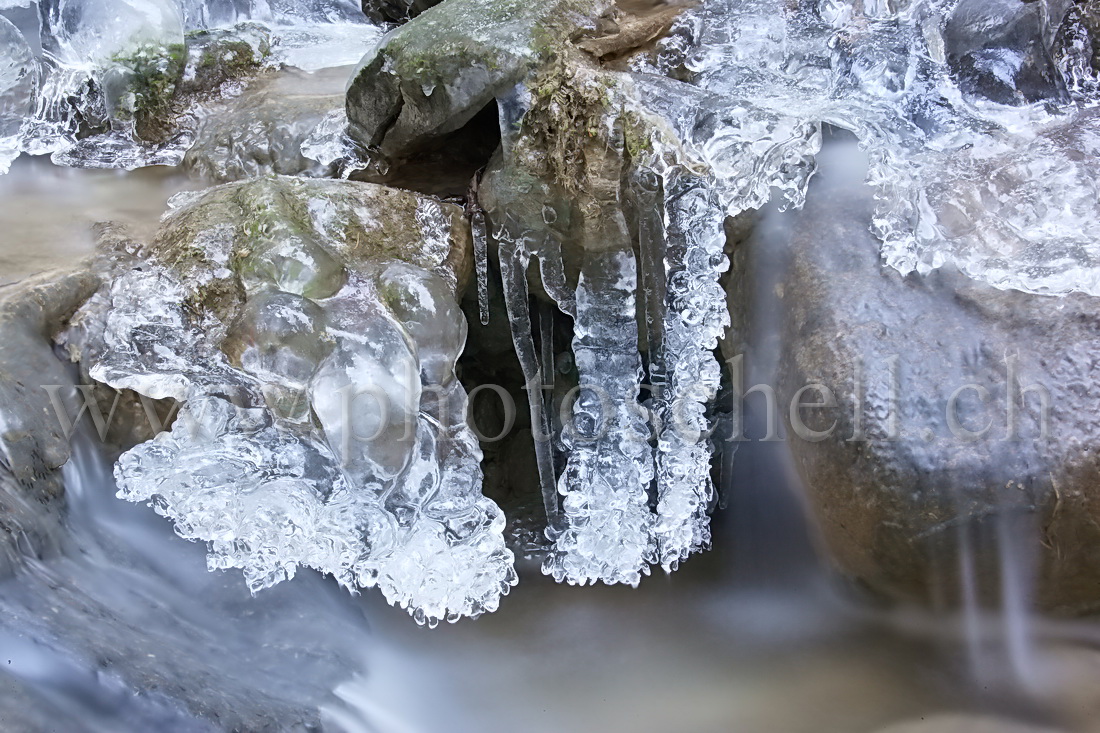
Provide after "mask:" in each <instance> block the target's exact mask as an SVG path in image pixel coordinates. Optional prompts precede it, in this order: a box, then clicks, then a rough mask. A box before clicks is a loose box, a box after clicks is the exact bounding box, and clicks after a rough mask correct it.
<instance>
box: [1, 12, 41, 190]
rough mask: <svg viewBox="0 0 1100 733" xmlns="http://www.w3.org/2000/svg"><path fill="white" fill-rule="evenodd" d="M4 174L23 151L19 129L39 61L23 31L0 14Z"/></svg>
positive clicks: (32, 94)
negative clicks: (35, 58) (20, 144)
mask: <svg viewBox="0 0 1100 733" xmlns="http://www.w3.org/2000/svg"><path fill="white" fill-rule="evenodd" d="M0 49H3V50H2V51H0V174H2V173H6V172H7V170H8V166H9V165H10V164H11V161H13V160H15V158H16V157H18V155H19V129H20V127H22V125H23V120H24V118H26V116H27V114H28V113H29V112H30V109H31V104H32V102H33V98H34V87H35V74H36V65H35V60H34V54H33V53H32V52H31V49H30V46H29V45H28V44H27V41H26V39H25V38H23V34H22V33H20V32H19V29H18V28H16V27H15V26H14V25H12V23H11V22H10V21H9V20H8V19H7V18H4V17H3V16H0Z"/></svg>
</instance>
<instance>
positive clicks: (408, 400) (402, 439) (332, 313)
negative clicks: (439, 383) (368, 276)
mask: <svg viewBox="0 0 1100 733" xmlns="http://www.w3.org/2000/svg"><path fill="white" fill-rule="evenodd" d="M369 288H370V285H369V284H368V283H366V282H364V281H362V280H360V279H359V278H357V277H354V278H353V279H352V280H351V281H350V282H349V283H348V285H347V286H346V287H345V288H344V290H343V291H342V292H341V293H340V294H338V295H337V296H336V297H334V298H331V299H329V300H328V301H327V302H326V303H325V304H324V308H325V312H326V315H327V317H328V320H329V323H330V324H331V327H332V332H333V335H334V336H335V337H336V345H335V348H334V349H333V350H332V353H331V354H330V355H329V356H328V357H327V358H326V359H325V361H324V362H323V363H322V364H321V366H320V368H319V369H318V371H317V374H316V375H315V376H314V378H313V382H312V384H311V385H310V401H311V404H312V405H313V409H314V411H315V412H316V413H317V417H318V419H320V421H321V425H322V426H323V427H324V429H325V434H326V435H327V436H328V439H329V442H330V445H331V446H332V449H333V451H335V452H336V454H337V455H339V456H340V459H341V461H342V463H343V465H344V468H345V470H346V471H347V472H348V473H349V475H351V476H352V477H353V478H354V480H355V481H356V482H357V483H364V482H366V481H369V480H378V481H382V480H389V479H393V478H394V477H395V476H397V475H398V474H399V473H401V472H402V471H403V470H404V469H405V467H406V466H407V465H408V463H409V460H410V459H411V456H412V451H413V447H414V440H415V437H416V430H415V424H416V417H417V414H418V413H419V409H420V389H421V383H420V374H419V368H418V364H417V359H416V354H415V353H414V352H413V348H414V347H413V345H412V344H411V343H409V342H408V341H407V337H406V334H405V333H404V330H403V329H402V328H401V326H400V325H398V324H397V323H396V322H394V320H393V318H392V316H390V314H389V313H387V312H386V310H385V309H384V308H382V307H380V305H381V304H379V303H378V302H377V300H376V299H374V298H371V297H369Z"/></svg>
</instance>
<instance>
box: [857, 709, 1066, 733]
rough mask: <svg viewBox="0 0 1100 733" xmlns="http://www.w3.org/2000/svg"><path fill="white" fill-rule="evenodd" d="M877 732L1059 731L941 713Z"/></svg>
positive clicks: (998, 732)
mask: <svg viewBox="0 0 1100 733" xmlns="http://www.w3.org/2000/svg"><path fill="white" fill-rule="evenodd" d="M878 733H1059V731H1058V729H1055V728H1048V727H1046V726H1039V725H1034V724H1031V723H1022V722H1018V721H1014V720H1008V719H1006V718H999V717H995V716H992V715H965V714H956V713H942V714H940V715H929V716H926V717H923V718H921V719H919V720H909V721H905V722H902V723H892V724H891V725H888V726H886V727H885V728H881V729H879V731H878Z"/></svg>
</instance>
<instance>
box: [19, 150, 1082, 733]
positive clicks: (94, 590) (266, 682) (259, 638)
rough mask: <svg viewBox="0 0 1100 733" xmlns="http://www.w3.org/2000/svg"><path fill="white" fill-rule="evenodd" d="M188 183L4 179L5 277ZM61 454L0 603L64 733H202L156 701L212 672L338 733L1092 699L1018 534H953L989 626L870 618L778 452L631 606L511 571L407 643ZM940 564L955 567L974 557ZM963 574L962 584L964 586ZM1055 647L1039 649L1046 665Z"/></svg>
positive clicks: (640, 724) (383, 622)
mask: <svg viewBox="0 0 1100 733" xmlns="http://www.w3.org/2000/svg"><path fill="white" fill-rule="evenodd" d="M195 185H196V182H194V181H188V180H187V179H185V178H183V177H182V176H180V175H179V174H177V173H174V172H172V171H168V170H143V171H136V172H131V173H113V172H110V173H108V172H97V171H72V170H67V169H59V168H56V167H53V166H52V165H51V164H49V163H46V162H43V161H41V160H38V159H32V160H23V161H20V162H19V163H17V164H16V166H15V169H14V170H13V172H12V175H9V176H8V177H6V178H0V186H3V187H4V189H3V196H0V220H2V222H3V231H4V232H5V235H4V237H3V240H2V241H3V246H2V248H0V262H3V263H4V267H3V270H2V271H3V274H4V278H5V280H7V281H14V280H18V279H20V278H21V277H24V276H25V275H26V274H29V273H31V272H34V271H37V270H41V269H46V268H50V267H56V266H58V265H65V264H70V263H71V262H72V260H73V259H74V258H76V257H78V256H80V255H83V254H86V253H87V252H88V251H89V248H90V246H91V245H90V240H89V235H88V233H87V230H86V228H87V225H88V224H89V223H91V222H93V221H96V220H101V219H119V220H125V221H128V222H130V223H131V224H132V225H133V226H134V227H135V228H136V230H137V231H139V232H148V231H150V229H151V228H152V227H153V225H154V224H155V223H156V219H157V217H158V216H159V213H160V211H161V210H162V208H163V205H164V201H165V200H166V199H167V197H168V196H169V195H170V194H171V193H172V192H173V191H176V190H181V189H185V188H190V187H193V186H195ZM769 216H774V217H780V218H781V217H782V216H783V214H780V213H778V212H773V213H772V214H769ZM772 228H773V229H774V230H776V231H777V232H782V229H783V227H782V224H781V222H780V223H777V224H775V225H774V226H773V227H772ZM756 267H757V268H758V270H759V272H758V273H757V275H758V281H759V283H761V285H759V286H758V290H759V291H760V294H759V295H758V296H757V297H758V298H762V299H764V302H762V303H761V307H758V308H756V309H755V310H756V312H758V313H761V314H767V313H769V312H770V309H769V308H768V307H767V302H766V300H767V298H768V297H769V296H768V293H769V292H771V291H772V289H771V288H769V287H768V286H767V283H768V282H770V281H774V279H775V277H776V276H777V275H776V268H778V267H780V263H776V262H771V261H767V260H765V261H764V262H762V263H758V264H757V265H756ZM760 319H761V322H760V323H759V324H757V327H756V331H757V332H758V333H774V329H772V328H770V326H769V323H768V320H767V316H766V315H762V316H761V317H760ZM760 351H761V353H766V352H767V349H766V348H764V347H763V345H762V346H761V350H760ZM763 361H765V362H766V359H765V360H763ZM767 368H768V367H767V364H766V363H765V364H763V365H760V366H758V367H757V369H758V370H766V369H767ZM758 422H759V421H758V420H754V418H753V416H752V414H751V413H750V416H749V425H750V429H749V433H750V436H751V435H752V434H753V432H754V431H757V430H758V429H759V432H761V433H762V432H763V426H760V425H755V427H754V424H755V423H758ZM76 440H77V443H76V452H75V455H74V458H73V459H72V461H71V462H70V464H69V465H68V466H67V467H66V469H65V477H66V485H67V489H68V495H69V498H70V508H71V509H70V518H69V521H70V524H71V526H72V529H73V535H74V539H73V541H74V544H75V545H76V546H78V547H79V548H80V549H79V551H78V552H77V553H76V554H75V555H73V556H72V557H69V558H67V559H65V560H62V561H58V562H52V563H36V564H32V565H31V566H30V567H29V568H28V569H27V570H26V571H25V572H24V573H22V574H21V575H19V576H18V577H16V578H13V579H9V580H6V581H4V582H3V584H2V586H0V588H2V592H0V607H2V609H3V615H2V617H0V649H2V650H3V655H2V656H3V659H2V660H0V661H2V662H3V664H4V666H3V667H0V676H2V679H3V680H4V682H3V683H2V684H4V685H5V688H6V689H9V690H18V691H19V692H20V695H22V696H23V697H22V698H21V699H23V700H24V701H25V705H26V706H27V708H28V709H34V710H39V711H43V712H44V713H45V714H47V715H49V716H53V719H55V720H59V721H64V725H65V726H66V727H65V729H66V730H103V731H119V732H121V731H147V730H164V731H170V730H171V731H176V730H179V731H189V730H206V729H207V727H208V726H207V724H206V723H202V722H199V721H198V720H197V719H195V718H193V717H192V716H191V715H189V714H188V713H187V712H185V711H183V710H181V709H180V708H179V707H178V704H177V703H175V702H174V701H173V699H172V698H173V693H177V694H178V693H182V694H188V695H197V696H202V695H204V694H212V693H211V691H210V690H204V689H202V684H203V683H202V680H203V679H205V678H204V676H203V674H202V670H203V669H208V668H210V667H218V668H220V669H222V670H223V672H224V671H225V670H228V674H229V676H230V677H231V678H235V679H237V680H239V681H240V682H241V683H242V689H241V690H233V689H229V690H225V691H224V694H227V695H240V694H244V693H243V692H242V690H244V689H247V688H249V687H251V688H254V689H258V690H261V691H262V692H263V694H268V695H271V696H272V697H273V698H275V699H282V700H284V701H295V702H301V703H303V704H306V705H318V706H320V707H321V708H322V709H323V711H324V720H325V721H326V730H334V731H339V730H347V731H375V730H377V731H477V732H481V733H487V732H489V731H502V732H503V731H514V730H517V729H523V730H527V731H532V732H534V731H548V732H549V731H561V730H575V731H603V730H624V731H625V730H630V731H638V732H645V731H653V732H654V733H657V732H664V731H669V730H690V731H739V732H740V731H747V732H753V731H761V732H764V731H777V732H782V733H798V732H800V731H806V732H807V733H810V732H813V733H827V732H830V731H835V732H836V733H853V732H856V731H867V732H868V733H871V732H872V731H876V730H878V729H879V728H881V727H884V726H887V725H889V724H891V723H897V722H899V721H920V720H922V719H927V720H934V719H935V716H942V715H950V714H956V713H959V712H968V713H975V714H983V715H984V714H993V713H994V712H997V713H998V714H999V715H1004V714H1005V711H1006V710H1007V711H1008V714H1009V715H1010V716H1013V717H1016V718H1018V719H1021V720H1028V721H1032V722H1033V723H1034V724H1035V725H1036V726H1039V725H1040V723H1042V722H1044V721H1046V722H1048V723H1053V722H1058V721H1059V720H1061V721H1062V722H1063V723H1065V724H1067V725H1068V724H1071V723H1072V718H1073V716H1074V715H1075V714H1076V713H1077V712H1078V711H1077V710H1076V709H1075V708H1074V707H1072V706H1075V705H1087V704H1088V700H1089V699H1090V697H1089V696H1090V694H1095V692H1092V693H1090V692H1089V691H1090V690H1094V688H1095V687H1096V685H1095V683H1091V681H1090V680H1086V679H1080V678H1073V679H1072V680H1071V682H1070V683H1069V685H1070V688H1071V689H1062V685H1063V683H1062V682H1058V683H1057V685H1056V687H1058V688H1059V689H1058V694H1057V695H1055V696H1053V697H1052V696H1051V694H1050V689H1049V687H1050V686H1051V685H1052V684H1054V683H1053V682H1052V680H1060V679H1062V678H1061V677H1059V674H1060V673H1061V670H1063V668H1068V669H1071V670H1072V669H1076V667H1074V664H1076V663H1078V662H1075V661H1074V659H1075V658H1074V656H1073V655H1074V653H1078V654H1080V655H1083V656H1086V657H1087V655H1088V654H1089V652H1088V651H1087V649H1088V647H1089V646H1091V642H1090V641H1089V636H1090V634H1091V635H1094V636H1095V634H1093V633H1092V632H1090V631H1089V630H1088V629H1087V628H1076V627H1069V626H1059V627H1054V628H1045V627H1044V628H1043V629H1040V630H1039V631H1037V630H1036V629H1035V628H1033V626H1032V625H1033V624H1034V623H1035V621H1034V620H1033V619H1031V618H1030V616H1029V614H1028V609H1027V606H1026V586H1027V583H1028V573H1027V572H1026V568H1027V562H1026V557H1022V556H1021V554H1020V553H1022V552H1026V548H1020V547H1018V545H1019V544H1020V543H1014V542H1013V541H1012V537H1013V536H1016V537H1019V536H1023V533H1020V532H1018V531H1017V530H1016V528H1015V527H1013V526H1010V525H1007V524H1006V525H1004V526H999V527H997V528H994V530H993V531H992V532H984V533H975V534H973V536H970V535H967V536H964V537H962V538H961V539H960V542H961V543H962V544H963V547H967V546H968V544H967V543H982V542H989V543H995V545H996V547H997V548H998V552H997V555H998V556H999V557H1001V558H1002V559H1003V568H1002V570H1001V572H1002V573H1003V574H1004V576H1005V577H1006V578H1007V579H1010V580H1011V581H1012V582H1007V583H1005V584H1004V588H1005V590H1004V593H1005V594H1006V596H1007V597H1006V598H1005V599H1004V603H1003V609H1004V613H1003V614H999V615H997V616H995V617H994V616H990V614H989V609H988V607H987V606H985V605H983V604H981V603H979V602H978V601H979V599H978V598H977V596H976V592H975V591H974V590H973V588H970V589H965V588H964V589H963V596H964V597H966V598H970V599H971V601H972V602H969V603H966V604H964V608H963V611H962V612H961V615H960V616H959V617H958V618H956V617H955V616H953V615H944V616H940V617H935V616H932V617H930V616H927V615H924V614H919V613H916V612H913V613H910V614H902V613H898V612H892V613H890V614H886V613H880V612H876V611H874V610H873V606H869V605H867V604H865V603H863V602H855V601H854V600H853V597H852V595H851V594H850V593H849V592H847V591H841V590H840V589H838V588H837V587H836V586H835V585H833V584H832V583H831V582H830V581H829V580H828V579H827V575H826V573H825V572H824V571H823V569H822V568H821V567H820V565H819V563H818V560H817V558H816V555H815V553H814V551H813V541H814V538H813V534H812V530H811V529H810V528H809V527H808V525H807V523H806V521H805V519H804V518H803V516H802V513H801V505H800V501H799V494H798V486H797V479H796V478H795V474H794V471H793V469H792V468H791V467H790V466H789V465H788V464H787V463H786V459H785V453H784V449H783V447H782V444H778V443H767V442H756V441H750V442H748V443H745V444H742V446H741V448H740V450H739V452H738V454H737V460H736V462H734V463H733V464H732V469H731V470H730V472H728V473H727V474H726V475H725V476H724V477H723V480H722V484H723V486H722V487H721V489H722V491H723V495H724V499H723V500H724V501H725V502H726V504H727V507H726V510H725V511H724V512H722V513H721V514H720V515H719V516H720V517H721V519H720V520H719V521H718V522H717V524H716V526H715V528H714V532H715V548H714V549H713V550H712V551H711V552H710V553H705V554H703V555H700V556H699V557H697V558H694V559H693V560H692V561H690V562H688V563H685V565H684V567H683V568H682V569H681V571H680V572H678V573H675V574H673V575H670V576H667V577H663V575H662V574H658V575H657V576H655V577H652V578H648V579H646V580H644V581H643V582H642V584H641V586H640V587H639V588H638V589H631V588H629V587H623V586H616V587H604V586H598V587H593V588H586V589H578V588H573V587H569V586H564V585H558V584H555V583H552V582H550V581H549V580H548V579H547V578H545V577H544V576H542V575H540V574H539V573H538V570H537V568H532V567H526V568H521V576H522V580H521V583H520V585H519V586H518V587H517V589H516V590H515V591H514V592H513V594H512V595H510V596H509V597H508V598H506V599H504V602H503V603H502V607H501V612H500V613H496V614H491V615H489V616H486V617H482V618H481V619H479V620H477V621H464V622H461V623H459V624H457V625H454V626H450V625H445V626H443V627H440V628H437V629H435V630H432V631H429V630H427V629H424V628H421V627H417V626H415V625H412V624H410V623H409V621H408V618H407V616H406V615H405V614H404V612H402V611H400V610H396V609H393V608H391V607H389V606H387V605H385V603H384V602H383V601H382V600H381V599H380V598H379V597H378V595H377V594H373V593H372V594H367V595H366V596H363V597H352V596H350V595H348V594H347V593H345V592H344V591H341V590H339V589H337V588H336V586H335V585H334V584H333V583H332V582H331V581H326V580H324V579H322V578H320V577H319V576H316V575H314V574H312V573H308V572H307V573H300V574H299V577H297V578H296V579H294V580H293V581H292V582H290V583H283V584H281V585H279V586H278V587H276V588H274V589H270V590H268V591H265V592H264V593H262V594H260V595H258V596H256V597H251V596H249V594H248V593H247V591H246V590H245V589H244V587H243V584H241V582H240V579H239V577H236V576H234V575H233V574H232V573H213V574H211V573H208V572H207V571H206V567H205V562H204V558H203V555H204V553H203V551H202V548H201V547H199V546H197V545H195V544H192V543H189V542H186V541H184V540H182V539H180V538H178V537H176V536H174V535H173V534H172V532H171V530H170V529H169V526H168V525H167V524H166V523H165V522H163V520H161V519H159V518H157V517H155V516H154V515H153V514H152V513H151V512H148V511H147V510H145V509H144V508H142V507H139V506H134V505H131V504H128V503H126V502H121V501H119V500H117V499H115V498H114V491H115V488H114V485H113V479H112V478H111V475H110V470H109V466H108V465H107V464H106V462H105V460H104V458H103V457H101V456H100V455H99V454H98V452H97V448H96V444H95V442H94V441H93V440H91V439H90V438H88V437H87V436H81V435H79V434H78V436H77V438H76ZM960 557H961V558H962V559H961V561H960V562H962V563H963V564H964V565H966V564H967V563H969V562H971V560H970V559H969V558H971V557H972V554H971V553H968V552H965V551H964V552H963V553H961V555H960ZM971 570H972V568H971ZM961 577H962V578H963V579H964V583H968V584H972V583H973V582H974V581H973V577H972V572H968V571H967V569H966V568H964V572H962V573H961ZM51 585H52V586H53V587H55V588H56V587H61V588H65V589H66V591H65V593H64V594H62V595H60V596H55V597H53V598H52V599H51V600H50V601H49V603H48V604H47V606H49V605H50V604H55V605H52V606H50V607H47V606H44V605H43V601H42V598H46V597H50V596H48V594H46V593H45V592H44V590H43V589H44V587H46V586H51ZM92 619H100V621H99V622H97V623H94V624H93V623H91V620H92ZM104 636H106V637H107V638H109V639H111V644H108V645H107V647H108V648H109V647H110V646H111V645H117V647H116V648H117V652H116V653H117V654H118V655H120V656H121V657H124V658H126V663H127V665H132V666H136V667H137V668H138V669H139V670H144V672H143V673H144V674H147V675H149V679H150V680H156V685H154V689H155V688H156V687H159V686H160V685H165V694H164V695H158V694H157V693H155V692H151V691H149V690H144V691H141V694H138V692H139V691H138V690H135V689H133V688H131V687H128V685H127V683H126V682H124V681H123V680H121V679H118V678H117V677H115V676H113V675H112V673H111V672H110V667H111V661H112V660H109V659H107V660H104V659H99V660H97V659H96V658H95V657H94V655H95V654H96V653H98V652H97V651H96V650H97V649H101V648H103V646H104V645H103V644H102V643H101V642H102V637H104ZM1039 639H1042V640H1043V642H1042V643H1043V645H1044V646H1043V649H1042V650H1040V649H1039V648H1038V647H1037V646H1036V644H1037V643H1038V641H1037V640H1039ZM97 642H100V643H97ZM1055 644H1057V645H1058V646H1057V649H1059V650H1060V651H1059V652H1058V654H1059V655H1061V656H1058V655H1055V656H1051V654H1050V653H1049V652H1050V649H1052V648H1055V647H1054V646H1053V645H1055ZM1067 648H1068V649H1069V650H1070V651H1069V652H1067V651H1066V649H1067ZM183 650H186V652H185V653H184V652H183ZM1040 651H1042V652H1043V654H1045V655H1046V656H1045V657H1044V658H1045V659H1046V660H1047V662H1049V660H1050V659H1057V660H1062V661H1059V663H1058V666H1056V667H1053V668H1052V667H1050V666H1049V664H1048V665H1047V666H1044V664H1043V663H1041V661H1040V660H1039V659H1038V658H1037V656H1036V655H1037V654H1039V653H1040ZM181 654H182V658H181V659H180V660H179V664H178V667H170V669H174V670H175V671H176V672H177V673H178V674H179V679H178V680H177V684H179V685H181V686H182V687H183V688H184V689H176V690H172V689H170V685H169V684H168V680H166V679H164V678H162V677H158V675H159V674H160V672H158V665H159V663H160V661H161V658H162V657H164V656H168V657H174V656H177V655H181ZM1067 654H1068V658H1069V661H1068V662H1066V661H1064V658H1065V657H1066V655H1067ZM142 656H144V657H146V658H147V659H148V660H149V663H148V664H145V665H142V663H141V661H140V660H139V659H138V657H142ZM188 685H197V687H196V688H193V689H186V687H187V686H188ZM1067 719H1068V720H1070V723H1066V722H1065V721H1066V720H1067ZM942 720H944V721H949V719H948V718H943V719H942ZM944 725H947V722H944ZM998 725H1001V724H1000V723H998ZM945 729H946V728H945ZM1006 729H1007V728H1006ZM1040 729H1041V728H1039V727H1036V728H1028V730H1040Z"/></svg>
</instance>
